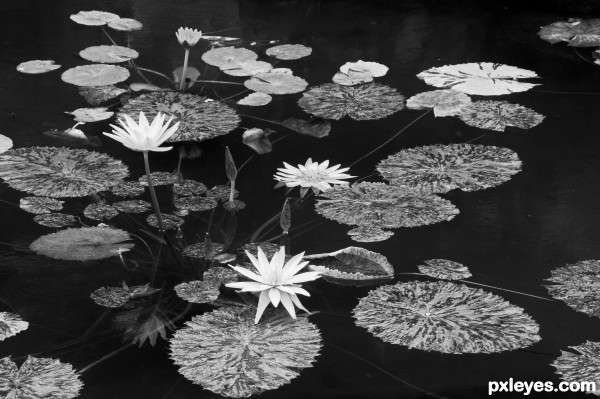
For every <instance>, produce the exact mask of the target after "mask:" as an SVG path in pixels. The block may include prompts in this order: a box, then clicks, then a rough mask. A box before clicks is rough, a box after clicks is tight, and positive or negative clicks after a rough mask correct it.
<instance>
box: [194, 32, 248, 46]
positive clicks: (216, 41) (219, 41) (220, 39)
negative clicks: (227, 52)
mask: <svg viewBox="0 0 600 399" xmlns="http://www.w3.org/2000/svg"><path fill="white" fill-rule="evenodd" d="M201 39H202V40H207V41H209V42H211V44H212V45H213V46H223V43H225V42H234V41H236V40H241V39H240V38H239V37H228V36H214V35H204V34H203V35H202V37H201Z"/></svg>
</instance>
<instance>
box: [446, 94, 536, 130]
mask: <svg viewBox="0 0 600 399" xmlns="http://www.w3.org/2000/svg"><path fill="white" fill-rule="evenodd" d="M457 115H458V117H459V118H460V119H461V120H462V121H463V122H465V123H466V124H467V125H469V126H475V127H478V128H480V129H487V130H494V131H497V132H503V131H504V130H505V129H506V127H507V126H514V127H518V128H520V129H531V128H532V127H535V126H537V125H539V124H540V123H542V121H543V120H544V115H541V114H538V113H537V112H535V111H534V110H532V109H530V108H527V107H524V106H522V105H519V104H511V103H509V102H506V101H474V102H472V103H471V104H470V105H467V106H466V107H464V108H462V109H461V111H460V113H458V114H457Z"/></svg>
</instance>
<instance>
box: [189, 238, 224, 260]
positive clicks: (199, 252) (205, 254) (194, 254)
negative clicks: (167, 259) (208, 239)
mask: <svg viewBox="0 0 600 399" xmlns="http://www.w3.org/2000/svg"><path fill="white" fill-rule="evenodd" d="M224 249H225V246H224V245H223V244H219V243H216V242H213V243H211V244H210V248H209V249H208V251H207V249H206V245H205V243H203V242H200V243H197V244H192V245H189V246H187V247H185V248H184V249H183V252H182V253H181V254H182V255H183V256H189V257H191V258H199V259H212V258H213V257H215V256H216V255H217V254H220V253H221V252H223V250H224Z"/></svg>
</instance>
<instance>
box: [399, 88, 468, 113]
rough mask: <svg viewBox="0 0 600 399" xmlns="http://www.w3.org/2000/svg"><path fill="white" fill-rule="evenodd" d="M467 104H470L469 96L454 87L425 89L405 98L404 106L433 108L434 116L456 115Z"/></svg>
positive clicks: (417, 108) (418, 108)
mask: <svg viewBox="0 0 600 399" xmlns="http://www.w3.org/2000/svg"><path fill="white" fill-rule="evenodd" d="M469 104H471V97H469V96H468V95H466V94H465V93H463V92H461V91H457V90H454V89H446V90H432V91H426V92H424V93H419V94H417V95H414V96H412V97H411V98H409V99H408V100H406V108H408V109H416V110H420V109H427V108H433V114H434V115H435V116H436V117H443V116H454V115H458V114H460V111H461V110H462V109H463V108H465V107H466V106H468V105H469Z"/></svg>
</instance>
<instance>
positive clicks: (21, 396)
mask: <svg viewBox="0 0 600 399" xmlns="http://www.w3.org/2000/svg"><path fill="white" fill-rule="evenodd" d="M82 387H83V383H82V382H81V380H80V379H79V375H78V374H77V373H76V372H75V370H74V369H73V366H71V365H70V364H68V363H61V362H60V361H58V360H56V359H51V358H45V357H39V358H38V357H33V356H27V359H26V360H25V362H23V364H21V367H17V365H16V364H15V362H13V361H12V360H11V358H10V356H9V357H5V358H3V359H0V397H2V398H7V399H8V398H10V399H34V398H45V399H71V398H75V397H77V396H78V395H79V391H81V388H82Z"/></svg>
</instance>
